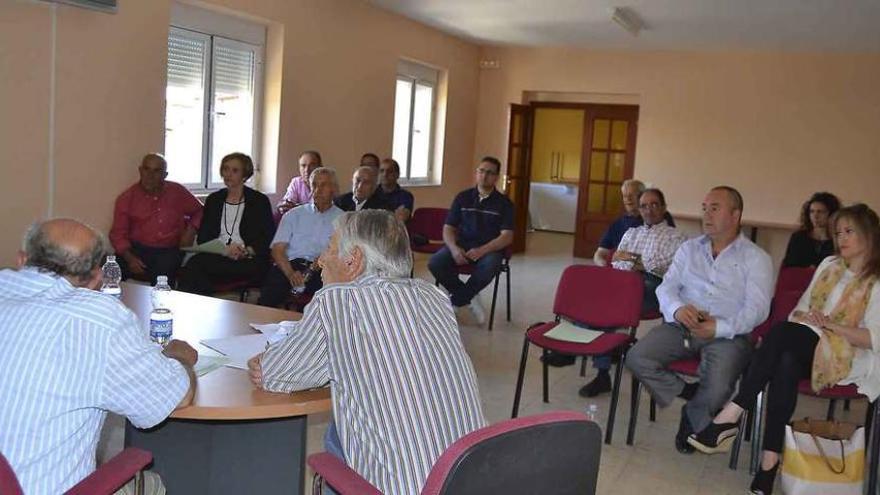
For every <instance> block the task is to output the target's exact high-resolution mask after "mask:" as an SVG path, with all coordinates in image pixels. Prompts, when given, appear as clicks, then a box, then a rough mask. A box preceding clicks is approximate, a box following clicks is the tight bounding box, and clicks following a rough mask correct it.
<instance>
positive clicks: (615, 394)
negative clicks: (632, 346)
mask: <svg viewBox="0 0 880 495" xmlns="http://www.w3.org/2000/svg"><path fill="white" fill-rule="evenodd" d="M622 377H623V357H621V358H620V362H618V363H617V365H616V366H615V368H614V384H613V385H612V387H611V409H609V410H608V426H606V427H605V443H606V444H607V445H611V437H612V435H614V416H615V415H616V414H617V402H618V400H619V399H620V379H621V378H622Z"/></svg>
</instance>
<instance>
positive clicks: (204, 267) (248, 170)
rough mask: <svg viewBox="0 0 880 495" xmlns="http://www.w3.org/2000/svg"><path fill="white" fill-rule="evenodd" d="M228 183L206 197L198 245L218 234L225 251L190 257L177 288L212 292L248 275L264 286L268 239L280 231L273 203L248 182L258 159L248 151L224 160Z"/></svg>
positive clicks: (215, 237)
mask: <svg viewBox="0 0 880 495" xmlns="http://www.w3.org/2000/svg"><path fill="white" fill-rule="evenodd" d="M220 175H221V176H222V177H223V183H224V184H226V188H224V189H220V190H219V191H216V192H214V193H212V194H211V195H210V196H208V198H207V199H206V200H205V214H204V216H203V217H202V224H201V226H200V227H199V236H198V242H199V244H202V243H205V242H208V241H212V240H214V239H219V240H220V241H221V242H222V243H223V244H225V245H226V247H225V249H224V253H223V254H222V255H220V254H210V253H199V254H197V255H195V256H193V257H192V258H191V259H190V260H189V262H187V264H186V267H185V269H184V270H183V275H182V276H181V277H180V282H179V284H178V288H179V289H180V290H182V291H186V292H194V293H196V294H206V295H207V294H211V293H212V292H214V287H215V286H216V285H218V284H223V283H228V282H232V281H238V280H243V281H246V282H251V283H253V284H254V285H259V284H260V283H261V281H262V278H263V275H265V273H266V270H267V269H268V268H269V259H270V258H269V243H270V242H271V241H272V236H273V235H274V234H275V223H274V222H273V220H272V205H271V204H270V203H269V198H267V197H266V195H265V194H263V193H261V192H259V191H255V190H253V189H251V188H249V187H247V186H245V185H244V183H245V181H246V180H248V179H249V178H250V177H251V176H252V175H254V162H253V160H251V157H249V156H247V155H245V154H244V153H232V154H230V155H226V156H224V157H223V160H221V161H220Z"/></svg>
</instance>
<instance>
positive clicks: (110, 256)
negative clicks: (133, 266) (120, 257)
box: [107, 254, 116, 263]
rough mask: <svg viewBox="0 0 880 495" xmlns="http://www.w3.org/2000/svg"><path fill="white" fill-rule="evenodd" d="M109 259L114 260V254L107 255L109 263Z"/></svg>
mask: <svg viewBox="0 0 880 495" xmlns="http://www.w3.org/2000/svg"><path fill="white" fill-rule="evenodd" d="M111 261H116V255H113V254H108V255H107V262H108V263H109V262H111Z"/></svg>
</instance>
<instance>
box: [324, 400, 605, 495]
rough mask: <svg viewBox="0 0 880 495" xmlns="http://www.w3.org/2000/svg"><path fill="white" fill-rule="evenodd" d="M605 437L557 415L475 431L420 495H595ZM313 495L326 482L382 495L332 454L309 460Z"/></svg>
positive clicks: (452, 450)
mask: <svg viewBox="0 0 880 495" xmlns="http://www.w3.org/2000/svg"><path fill="white" fill-rule="evenodd" d="M601 442H602V432H601V431H600V430H599V427H598V426H596V424H595V423H593V422H591V421H588V420H587V418H586V417H585V416H584V415H583V414H581V413H577V412H571V411H556V412H549V413H544V414H539V415H536V416H530V417H525V418H516V419H510V420H506V421H502V422H500V423H498V424H494V425H491V426H487V427H485V428H480V429H479V430H476V431H473V432H471V433H469V434H467V435H465V436H463V437H461V438H460V439H459V440H457V441H456V442H455V443H453V444H452V445H450V446H449V448H447V449H446V451H445V452H443V454H442V455H441V456H440V457H439V458H438V459H437V461H436V462H435V463H434V466H433V467H432V468H431V472H430V473H429V474H428V479H427V480H426V481H425V486H424V487H423V488H422V490H421V495H453V494H454V495H477V494H480V495H483V494H494V493H499V494H500V493H503V494H506V495H517V494H532V493H540V494H542V495H557V494H558V495H562V494H567V493H579V494H594V493H596V480H597V478H598V474H599V456H600V452H601V450H602V443H601ZM308 464H309V466H310V467H311V468H312V469H313V470H314V471H315V478H314V481H313V483H312V494H313V495H319V494H320V493H321V491H320V490H321V489H322V485H323V483H324V482H326V483H327V484H329V485H330V486H331V487H333V489H334V490H335V491H337V492H339V493H340V495H349V494H355V495H380V494H381V492H380V491H379V490H377V489H376V487H374V486H373V485H371V484H370V483H368V482H367V481H366V480H364V479H363V478H362V477H361V476H359V475H358V474H357V473H356V472H355V471H354V470H352V469H351V468H349V467H348V466H346V465H345V463H343V462H342V461H341V460H340V459H339V458H337V457H335V456H333V455H332V454H327V453H321V454H315V455H312V456H309V459H308Z"/></svg>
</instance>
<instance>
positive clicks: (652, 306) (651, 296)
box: [593, 272, 663, 371]
mask: <svg viewBox="0 0 880 495" xmlns="http://www.w3.org/2000/svg"><path fill="white" fill-rule="evenodd" d="M642 279H643V280H644V282H645V292H644V296H642V314H644V313H647V312H648V311H657V310H659V309H660V303H659V302H658V301H657V287H659V286H660V284H661V283H663V279H662V278H660V277H658V276H657V275H654V274H653V273H648V272H642ZM593 368H596V369H597V370H599V371H608V370H610V369H611V356H608V355H605V356H594V357H593Z"/></svg>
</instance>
